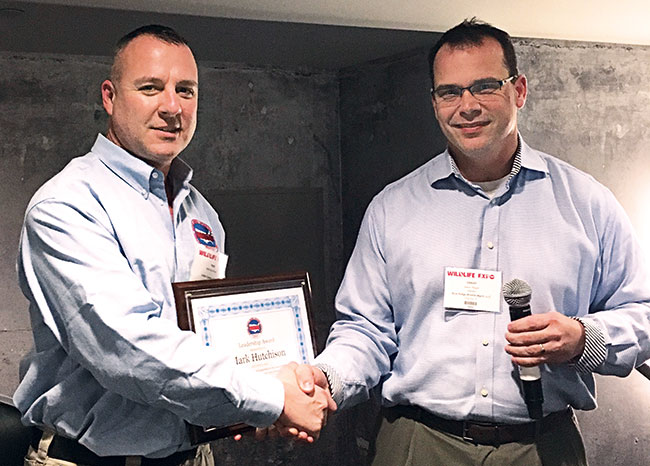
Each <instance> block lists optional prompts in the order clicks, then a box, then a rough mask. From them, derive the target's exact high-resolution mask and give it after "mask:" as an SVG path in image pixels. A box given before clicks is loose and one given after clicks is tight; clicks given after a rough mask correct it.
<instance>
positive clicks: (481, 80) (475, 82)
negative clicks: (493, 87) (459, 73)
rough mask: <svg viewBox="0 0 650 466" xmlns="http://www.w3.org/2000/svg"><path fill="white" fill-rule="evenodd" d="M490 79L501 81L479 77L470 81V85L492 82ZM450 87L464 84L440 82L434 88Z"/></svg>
mask: <svg viewBox="0 0 650 466" xmlns="http://www.w3.org/2000/svg"><path fill="white" fill-rule="evenodd" d="M492 81H501V80H500V79H497V78H493V77H486V78H479V79H477V80H475V81H472V82H471V83H470V86H472V85H474V84H481V83H484V82H492ZM450 87H464V86H461V85H460V84H440V85H439V86H437V87H436V89H448V88H450Z"/></svg>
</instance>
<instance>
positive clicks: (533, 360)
mask: <svg viewBox="0 0 650 466" xmlns="http://www.w3.org/2000/svg"><path fill="white" fill-rule="evenodd" d="M506 340H508V343H509V345H506V353H508V354H509V355H511V356H512V362H514V363H515V364H518V365H520V366H524V367H530V366H537V365H539V364H542V363H547V364H561V363H564V362H567V361H570V360H571V359H573V358H575V357H577V356H580V355H581V354H582V352H583V350H584V348H585V329H584V327H583V326H582V324H581V323H580V322H578V321H577V320H574V319H571V318H570V317H567V316H565V315H564V314H560V313H559V312H556V311H552V312H547V313H546V314H533V315H531V316H528V317H524V318H523V319H518V320H515V321H514V322H510V324H509V325H508V331H507V332H506Z"/></svg>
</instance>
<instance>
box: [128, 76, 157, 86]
mask: <svg viewBox="0 0 650 466" xmlns="http://www.w3.org/2000/svg"><path fill="white" fill-rule="evenodd" d="M133 83H134V84H135V85H136V86H138V85H140V84H145V83H156V84H159V83H162V79H160V78H156V77H154V76H142V77H141V78H138V79H136V80H135V81H134V82H133Z"/></svg>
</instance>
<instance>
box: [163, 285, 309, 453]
mask: <svg viewBox="0 0 650 466" xmlns="http://www.w3.org/2000/svg"><path fill="white" fill-rule="evenodd" d="M172 287H173V289H174V298H175V301H176V312H177V317H178V325H179V327H180V328H182V329H184V330H192V331H194V332H195V333H196V334H197V335H199V336H200V337H201V340H202V341H203V344H204V345H205V346H206V347H209V348H210V349H212V350H214V351H216V352H218V354H219V355H220V356H223V355H227V357H229V358H232V359H231V361H232V362H233V363H234V364H236V365H237V366H241V367H247V368H251V369H253V370H256V371H258V372H263V373H268V374H273V373H275V372H276V371H277V370H278V369H279V368H280V367H281V366H283V365H285V364H287V363H289V362H291V361H295V362H298V363H304V364H308V363H311V362H312V361H313V359H314V348H315V345H314V337H313V333H312V331H311V290H310V287H309V277H308V275H307V273H306V272H300V273H297V274H290V275H274V276H267V277H254V278H247V279H222V280H201V281H190V282H180V283H173V284H172ZM248 429H251V428H250V427H248V426H245V425H243V424H238V425H235V426H214V427H199V426H190V436H191V438H192V443H193V444H198V443H204V442H209V441H211V440H214V439H217V438H221V437H225V436H232V435H234V434H236V433H239V432H242V431H244V430H248Z"/></svg>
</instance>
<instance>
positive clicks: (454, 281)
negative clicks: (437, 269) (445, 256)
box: [444, 267, 501, 313]
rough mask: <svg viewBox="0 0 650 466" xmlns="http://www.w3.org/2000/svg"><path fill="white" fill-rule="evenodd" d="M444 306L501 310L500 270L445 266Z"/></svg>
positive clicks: (478, 309) (471, 309) (473, 309)
mask: <svg viewBox="0 0 650 466" xmlns="http://www.w3.org/2000/svg"><path fill="white" fill-rule="evenodd" d="M444 306H445V308H450V309H463V310H467V311H487V312H495V313H499V312H501V272H496V271H494V270H479V269H461V268H457V267H445V295H444Z"/></svg>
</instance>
